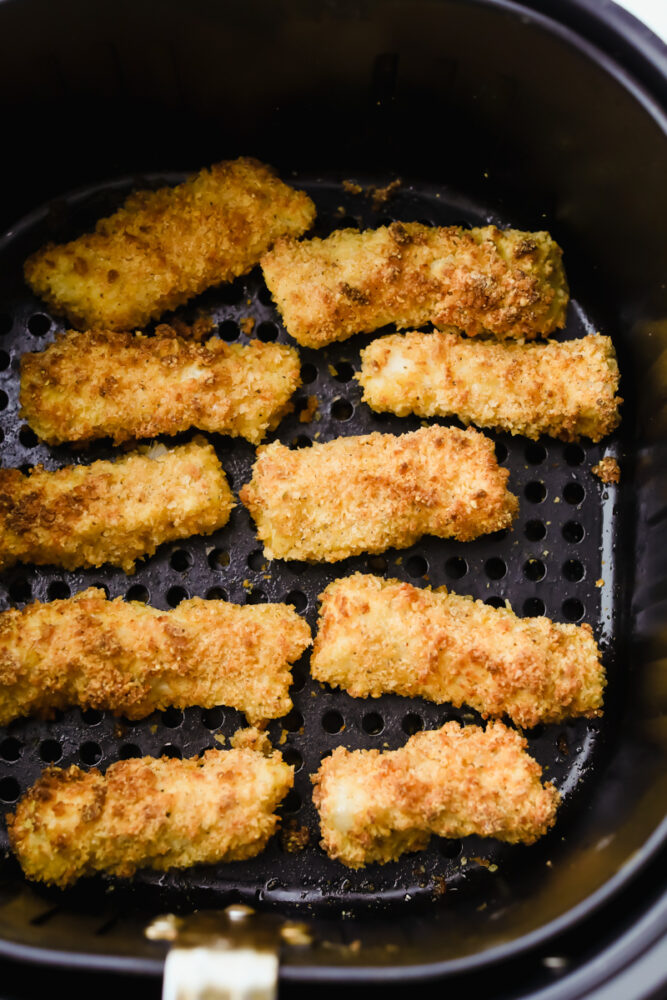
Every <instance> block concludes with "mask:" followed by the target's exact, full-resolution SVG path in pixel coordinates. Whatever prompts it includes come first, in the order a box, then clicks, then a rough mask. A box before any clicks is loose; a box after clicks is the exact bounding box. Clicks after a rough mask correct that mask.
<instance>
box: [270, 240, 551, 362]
mask: <svg viewBox="0 0 667 1000" xmlns="http://www.w3.org/2000/svg"><path fill="white" fill-rule="evenodd" d="M262 269H263V271H264V279H265V281H266V283H267V285H268V287H269V289H270V290H271V294H272V295H273V298H274V299H275V301H276V303H277V305H278V308H279V310H280V312H281V314H282V317H283V320H284V322H285V326H286V327H287V331H288V333H290V334H291V335H292V336H293V337H294V339H295V340H296V341H298V343H299V344H302V345H303V346H304V347H324V346H325V345H326V344H330V343H332V342H333V341H335V340H346V339H347V338H348V337H351V336H352V335H353V334H355V333H370V332H372V331H373V330H377V329H379V327H381V326H384V325H385V324H387V323H395V324H396V325H397V326H398V327H410V326H414V327H416V326H424V325H425V324H426V323H433V324H435V326H438V327H449V326H454V327H457V328H458V329H460V330H464V331H465V332H466V333H467V334H469V335H471V336H472V335H474V334H478V333H493V334H495V336H496V337H536V336H539V335H545V334H549V333H552V332H553V331H554V330H557V329H558V328H559V327H562V326H564V325H565V308H566V306H567V302H568V290H567V282H566V280H565V274H564V272H563V267H562V264H561V249H560V247H559V246H558V244H557V243H554V241H553V240H552V239H551V237H550V236H549V234H548V233H545V232H538V233H522V232H519V231H518V230H516V229H506V230H504V231H501V230H500V229H496V227H495V226H485V227H484V228H483V229H470V230H467V229H461V228H460V227H459V226H449V227H445V228H437V227H431V226H423V225H420V224H419V223H417V222H410V223H400V222H395V223H393V224H392V225H391V226H381V227H380V229H374V230H371V229H369V230H366V231H365V232H359V231H358V230H357V229H342V230H339V231H337V232H334V233H332V234H331V236H329V237H328V238H327V239H325V240H320V239H313V240H304V241H303V242H301V243H297V242H296V241H295V240H289V239H282V240H279V241H278V242H277V243H276V246H275V247H274V249H273V250H272V251H270V252H269V253H267V254H266V255H265V256H264V257H263V258H262Z"/></svg>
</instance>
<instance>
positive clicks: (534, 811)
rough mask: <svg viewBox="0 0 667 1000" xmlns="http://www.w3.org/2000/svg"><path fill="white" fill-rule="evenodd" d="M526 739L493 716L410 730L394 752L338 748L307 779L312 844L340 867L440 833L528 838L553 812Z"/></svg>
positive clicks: (550, 790)
mask: <svg viewBox="0 0 667 1000" xmlns="http://www.w3.org/2000/svg"><path fill="white" fill-rule="evenodd" d="M525 748H526V740H525V739H523V737H521V736H520V735H519V733H517V732H516V730H514V729H508V728H507V727H506V726H504V725H503V724H502V723H501V722H493V723H490V724H489V725H488V726H487V728H486V730H484V729H481V728H480V727H479V726H466V727H465V728H462V727H461V726H459V724H458V722H448V723H446V725H444V726H443V727H442V729H436V730H433V731H430V732H421V733H416V734H415V735H414V736H411V737H410V739H409V740H408V742H407V743H406V744H405V746H404V747H402V749H400V750H393V751H388V752H384V753H380V751H379V750H355V751H350V750H345V749H344V748H343V747H338V748H337V749H336V750H334V752H333V753H332V754H331V756H330V757H327V758H325V760H323V761H322V764H321V766H320V769H319V771H318V772H317V774H316V775H315V776H314V777H313V783H314V785H315V791H314V793H313V801H314V803H315V806H316V808H317V809H318V811H319V814H320V826H321V830H322V840H321V845H322V847H323V848H324V850H325V851H326V852H327V854H328V855H329V857H331V858H334V859H336V860H337V861H342V863H343V864H344V865H347V866H348V867H349V868H363V866H364V865H367V864H369V863H370V862H372V861H379V862H381V863H384V862H386V861H395V860H396V859H397V858H398V857H400V855H401V854H404V853H405V852H406V851H418V850H422V849H423V848H425V847H426V846H427V844H428V842H429V840H430V838H431V834H433V833H434V834H437V835H438V836H440V837H467V836H468V835H469V834H477V835H478V836H480V837H495V838H497V839H498V840H505V841H508V842H509V843H511V844H516V843H523V844H531V843H533V841H535V840H537V839H538V837H541V836H542V835H543V834H545V833H546V832H547V830H548V829H549V827H551V826H552V825H553V823H554V821H555V818H556V809H557V808H558V805H559V802H560V796H559V794H558V792H557V791H556V789H555V788H554V787H553V785H551V784H546V785H542V784H541V782H540V777H541V774H542V769H541V768H540V766H539V764H538V763H537V762H536V761H535V760H533V758H532V757H529V755H528V754H527V753H526V750H525Z"/></svg>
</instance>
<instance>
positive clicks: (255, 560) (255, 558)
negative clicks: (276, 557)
mask: <svg viewBox="0 0 667 1000" xmlns="http://www.w3.org/2000/svg"><path fill="white" fill-rule="evenodd" d="M248 566H249V567H250V569H254V570H262V569H266V568H267V563H266V556H265V555H264V551H263V549H255V551H254V552H251V553H250V555H249V556H248Z"/></svg>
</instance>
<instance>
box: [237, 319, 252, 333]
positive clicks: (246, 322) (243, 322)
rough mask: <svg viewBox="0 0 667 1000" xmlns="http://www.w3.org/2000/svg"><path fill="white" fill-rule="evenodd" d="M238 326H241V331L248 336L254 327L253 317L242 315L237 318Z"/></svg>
mask: <svg viewBox="0 0 667 1000" xmlns="http://www.w3.org/2000/svg"><path fill="white" fill-rule="evenodd" d="M239 326H240V327H241V333H245V335H246V337H249V336H250V334H251V333H252V331H253V330H254V329H255V319H254V317H253V316H243V317H242V318H241V319H240V320H239Z"/></svg>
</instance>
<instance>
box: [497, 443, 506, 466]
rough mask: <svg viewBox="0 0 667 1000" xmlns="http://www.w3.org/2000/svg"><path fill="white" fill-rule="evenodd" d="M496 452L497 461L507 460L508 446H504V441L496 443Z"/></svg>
mask: <svg viewBox="0 0 667 1000" xmlns="http://www.w3.org/2000/svg"><path fill="white" fill-rule="evenodd" d="M495 451H496V461H498V462H504V461H505V459H506V458H507V445H506V444H503V442H502V441H496V443H495Z"/></svg>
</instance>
